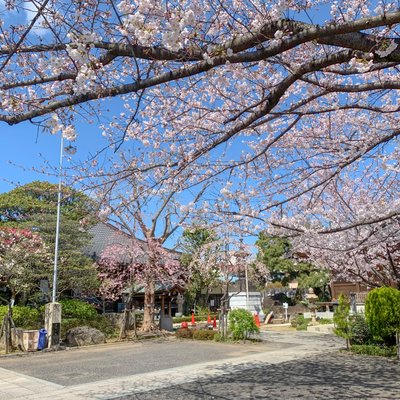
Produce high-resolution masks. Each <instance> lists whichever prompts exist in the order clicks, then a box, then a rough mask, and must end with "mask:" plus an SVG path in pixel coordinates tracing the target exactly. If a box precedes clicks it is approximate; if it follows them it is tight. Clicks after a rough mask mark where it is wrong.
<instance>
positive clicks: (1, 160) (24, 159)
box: [0, 123, 104, 193]
mask: <svg viewBox="0 0 400 400" xmlns="http://www.w3.org/2000/svg"><path fill="white" fill-rule="evenodd" d="M78 133H79V136H78V140H77V142H76V144H77V147H78V151H77V153H76V154H75V155H74V156H73V158H74V160H78V159H84V158H86V157H87V155H88V154H89V153H93V152H94V151H95V150H96V149H99V148H102V147H103V146H104V140H103V139H102V136H101V133H100V130H99V129H98V128H96V127H95V126H93V125H92V126H90V127H85V126H81V128H80V130H79V131H78ZM67 144H68V143H67ZM59 156H60V134H57V135H51V134H49V133H47V132H43V131H41V130H38V129H37V127H36V126H34V125H32V124H30V123H23V124H19V125H15V126H9V125H7V124H5V123H0V193H3V192H7V191H9V190H11V189H13V188H14V187H15V184H25V183H28V182H31V181H33V180H48V181H50V182H57V177H51V176H46V175H43V174H41V173H39V172H34V171H33V170H32V168H36V169H41V167H43V166H44V165H45V163H46V162H49V163H50V164H51V165H53V166H58V163H59ZM64 163H65V165H67V163H68V161H67V160H66V159H65V158H64Z"/></svg>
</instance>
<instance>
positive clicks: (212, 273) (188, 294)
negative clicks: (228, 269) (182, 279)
mask: <svg viewBox="0 0 400 400" xmlns="http://www.w3.org/2000/svg"><path fill="white" fill-rule="evenodd" d="M216 240H218V237H217V236H216V235H215V233H214V232H213V231H211V230H208V229H206V228H201V227H194V228H193V229H186V230H185V231H184V232H183V235H182V237H181V239H180V241H179V249H180V250H181V251H182V253H183V254H182V257H181V262H182V265H183V266H185V267H186V268H188V269H190V281H189V282H188V285H187V287H186V291H185V303H186V304H189V305H190V307H191V306H192V305H193V304H197V305H203V306H207V305H208V304H207V294H206V295H205V296H202V291H205V292H208V290H209V288H210V287H211V286H213V285H214V284H215V283H216V282H217V281H218V277H219V270H218V269H217V268H216V269H215V270H209V271H208V272H207V273H205V272H204V271H201V270H200V268H198V265H199V263H200V262H201V259H200V258H199V252H200V251H201V250H202V249H203V246H204V245H207V244H209V243H212V242H214V241H216ZM198 258H199V259H198Z"/></svg>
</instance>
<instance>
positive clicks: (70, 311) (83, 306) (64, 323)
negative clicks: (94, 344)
mask: <svg viewBox="0 0 400 400" xmlns="http://www.w3.org/2000/svg"><path fill="white" fill-rule="evenodd" d="M60 303H61V305H62V309H61V315H62V320H61V337H62V338H64V337H65V335H66V333H67V332H68V330H69V329H72V328H76V327H78V326H88V327H90V328H96V329H98V330H99V331H101V332H103V333H104V334H105V335H107V336H111V335H112V334H113V333H114V328H113V327H112V324H111V321H110V320H109V319H108V318H107V317H105V316H104V315H99V314H98V313H97V311H96V309H95V308H94V306H93V305H91V304H88V303H86V302H84V301H81V300H76V299H71V300H60Z"/></svg>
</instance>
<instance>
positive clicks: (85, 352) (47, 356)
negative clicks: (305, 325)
mask: <svg viewBox="0 0 400 400" xmlns="http://www.w3.org/2000/svg"><path fill="white" fill-rule="evenodd" d="M291 346H295V344H293V343H292V344H291V343H281V344H274V345H272V344H271V343H268V342H265V343H260V344H251V343H249V344H246V345H241V344H239V345H234V344H218V343H214V342H200V341H195V342H193V341H187V340H182V341H179V340H178V341H176V340H159V341H155V340H147V341H144V342H140V343H137V342H128V343H116V344H110V345H104V346H91V347H86V348H79V349H78V348H76V349H69V350H65V351H58V352H47V353H34V354H28V355H27V356H23V357H9V358H2V359H0V367H1V368H6V369H8V370H12V371H15V372H18V373H21V374H26V375H29V376H33V377H35V378H38V379H44V380H46V381H50V382H53V383H56V384H59V385H63V386H72V385H77V384H82V383H88V382H95V381H99V380H104V379H110V378H116V377H123V376H130V375H136V374H143V373H148V372H153V371H158V370H165V369H168V368H175V367H182V366H186V365H193V364H198V363H204V362H216V361H219V360H225V359H229V358H235V357H242V356H249V355H252V354H259V353H263V352H268V351H273V350H277V349H278V348H285V347H291Z"/></svg>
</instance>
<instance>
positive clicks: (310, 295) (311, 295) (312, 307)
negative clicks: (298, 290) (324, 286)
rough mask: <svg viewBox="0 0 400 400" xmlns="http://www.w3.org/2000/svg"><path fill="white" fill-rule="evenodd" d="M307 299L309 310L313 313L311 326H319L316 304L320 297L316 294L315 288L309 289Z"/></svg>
mask: <svg viewBox="0 0 400 400" xmlns="http://www.w3.org/2000/svg"><path fill="white" fill-rule="evenodd" d="M306 299H307V300H308V303H309V304H308V308H309V309H310V311H311V322H310V325H316V324H317V305H316V304H315V303H316V301H317V300H318V296H317V295H316V294H315V293H314V289H313V288H309V289H308V293H307V294H306Z"/></svg>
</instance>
